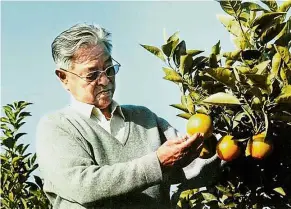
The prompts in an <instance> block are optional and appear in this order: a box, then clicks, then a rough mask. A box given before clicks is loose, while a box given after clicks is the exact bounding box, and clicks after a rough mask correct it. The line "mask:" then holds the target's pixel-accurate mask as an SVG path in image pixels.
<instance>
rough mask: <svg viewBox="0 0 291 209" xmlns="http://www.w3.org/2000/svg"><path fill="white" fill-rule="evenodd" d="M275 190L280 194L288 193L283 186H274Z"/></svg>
mask: <svg viewBox="0 0 291 209" xmlns="http://www.w3.org/2000/svg"><path fill="white" fill-rule="evenodd" d="M273 190H274V191H275V192H277V193H279V194H280V195H283V196H286V193H285V191H284V189H283V188H282V187H277V188H274V189H273Z"/></svg>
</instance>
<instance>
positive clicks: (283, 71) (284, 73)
mask: <svg viewBox="0 0 291 209" xmlns="http://www.w3.org/2000/svg"><path fill="white" fill-rule="evenodd" d="M279 74H280V78H281V80H282V81H283V84H284V86H287V85H288V84H289V80H288V77H289V76H287V68H285V67H281V68H280V71H279ZM290 79H291V76H290Z"/></svg>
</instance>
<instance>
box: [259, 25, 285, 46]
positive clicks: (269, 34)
mask: <svg viewBox="0 0 291 209" xmlns="http://www.w3.org/2000/svg"><path fill="white" fill-rule="evenodd" d="M285 25H286V24H285V23H280V24H275V25H273V26H271V27H270V28H268V29H267V30H265V31H264V32H263V33H262V35H261V37H260V39H261V41H262V43H268V42H269V41H271V40H272V39H273V38H275V37H276V36H277V35H278V34H279V33H280V32H281V31H282V30H283V28H284V27H285Z"/></svg>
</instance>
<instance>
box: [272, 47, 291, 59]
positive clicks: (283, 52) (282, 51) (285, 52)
mask: <svg viewBox="0 0 291 209" xmlns="http://www.w3.org/2000/svg"><path fill="white" fill-rule="evenodd" d="M275 49H276V51H277V52H278V53H279V54H280V56H281V58H282V60H283V61H284V62H285V63H286V64H287V63H288V62H289V59H290V55H289V50H288V48H287V47H283V46H276V45H275Z"/></svg>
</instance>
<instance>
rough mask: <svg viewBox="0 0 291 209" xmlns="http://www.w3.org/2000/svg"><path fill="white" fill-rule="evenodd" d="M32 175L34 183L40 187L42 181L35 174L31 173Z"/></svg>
mask: <svg viewBox="0 0 291 209" xmlns="http://www.w3.org/2000/svg"><path fill="white" fill-rule="evenodd" d="M33 177H34V181H35V183H36V184H37V185H38V186H39V188H41V189H42V187H43V183H42V180H41V178H39V177H38V176H35V175H33Z"/></svg>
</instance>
